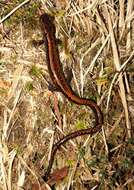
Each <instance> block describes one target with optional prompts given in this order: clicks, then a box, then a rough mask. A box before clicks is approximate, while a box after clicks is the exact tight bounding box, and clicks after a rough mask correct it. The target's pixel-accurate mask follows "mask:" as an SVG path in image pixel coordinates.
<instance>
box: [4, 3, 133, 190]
mask: <svg viewBox="0 0 134 190" xmlns="http://www.w3.org/2000/svg"><path fill="white" fill-rule="evenodd" d="M21 2H22V3H20V1H17V0H14V1H0V13H1V21H0V24H1V25H0V189H2V190H14V189H15V190H16V189H17V190H20V189H31V185H32V184H33V183H40V182H39V180H40V176H41V175H43V173H44V169H46V168H47V165H48V160H49V158H50V153H51V149H52V144H53V143H54V142H56V141H57V140H58V139H59V138H61V137H62V136H63V134H64V135H66V134H68V133H69V132H72V131H75V130H77V129H81V128H86V127H88V125H90V126H92V125H93V121H92V120H94V118H93V116H92V115H93V114H92V113H90V111H89V110H88V109H87V108H86V107H84V106H81V107H80V106H77V105H74V104H72V103H70V102H68V100H66V98H65V97H64V96H62V94H61V93H58V92H55V93H52V92H50V91H49V90H48V81H49V79H50V78H49V74H48V70H47V67H46V61H45V52H44V46H40V47H37V48H35V47H34V46H33V44H32V40H40V39H41V38H42V34H41V29H40V23H39V12H40V10H41V11H42V12H49V13H51V14H53V15H55V23H56V28H57V32H56V35H57V38H59V39H60V40H61V42H60V44H59V49H60V56H61V62H62V65H63V67H64V68H65V70H66V67H70V68H72V73H73V80H72V82H71V85H72V86H73V89H74V90H75V91H76V92H77V93H78V94H79V95H80V96H83V97H88V98H92V99H94V100H96V101H97V103H98V105H100V107H101V110H102V112H103V114H104V120H105V122H104V125H103V128H102V131H101V132H100V133H99V134H96V135H94V136H92V137H88V136H86V137H79V138H77V139H74V140H71V141H70V142H68V143H67V145H66V146H65V147H62V148H61V149H60V151H58V153H57V155H56V157H55V162H54V166H53V169H56V168H62V167H64V166H65V165H67V166H69V174H68V176H67V177H66V178H65V179H64V180H63V181H61V182H60V183H59V184H56V189H57V190H61V189H67V190H69V189H72V190H73V189H75V190H87V189H92V190H93V189H99V190H104V189H106V190H107V189H108V190H109V189H111V190H112V189H117V190H126V189H129V190H133V189H134V177H133V176H134V128H133V127H134V119H133V117H134V87H133V85H134V61H133V60H134V2H133V1H132V0H127V1H124V0H117V1H115V0H109V1H105V0H104V1H103V0H101V1H99V0H94V1H90V0H89V1H86V0H78V1H72V2H71V1H69V0H57V1H52V0H47V1H43V0H42V1H28V0H27V1H24V2H23V1H21ZM53 2H55V3H53ZM65 72H66V71H65ZM48 189H49V188H48ZM33 190H34V189H33Z"/></svg>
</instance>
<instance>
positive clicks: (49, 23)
mask: <svg viewBox="0 0 134 190" xmlns="http://www.w3.org/2000/svg"><path fill="white" fill-rule="evenodd" d="M40 20H41V25H42V29H43V31H44V33H46V34H49V33H50V32H54V33H55V25H54V17H53V16H50V15H48V14H47V13H44V14H43V15H41V16H40Z"/></svg>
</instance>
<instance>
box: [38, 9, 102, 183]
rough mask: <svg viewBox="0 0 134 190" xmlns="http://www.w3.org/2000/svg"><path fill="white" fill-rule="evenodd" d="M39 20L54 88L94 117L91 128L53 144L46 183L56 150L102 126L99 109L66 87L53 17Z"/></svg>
mask: <svg viewBox="0 0 134 190" xmlns="http://www.w3.org/2000/svg"><path fill="white" fill-rule="evenodd" d="M40 20H41V27H42V32H43V35H44V39H45V40H44V41H45V46H46V56H47V65H48V70H49V74H50V77H51V79H52V82H53V84H54V85H55V86H56V88H57V89H60V91H61V92H62V93H63V94H64V95H65V96H66V97H67V98H68V99H69V100H70V101H72V102H74V103H76V104H78V105H86V106H89V107H90V108H91V109H92V110H93V113H94V115H95V120H96V125H95V127H93V128H87V129H84V130H79V131H76V132H74V133H71V134H69V135H67V136H65V137H64V138H62V139H61V140H59V141H58V142H57V143H56V144H54V146H53V149H52V153H51V158H50V161H49V165H48V168H47V171H46V173H45V175H44V176H43V179H44V180H45V181H46V180H47V179H48V177H49V174H50V172H51V168H52V165H53V161H54V156H55V154H56V152H57V149H58V148H59V147H60V146H61V145H63V144H64V143H65V142H67V141H68V140H70V139H72V138H75V137H78V136H81V135H86V134H90V135H93V134H94V133H96V132H98V131H100V130H101V126H102V124H103V115H102V112H101V110H100V108H99V106H98V105H97V104H96V102H94V101H93V100H91V99H86V98H81V97H79V96H78V95H76V94H75V92H74V91H73V90H72V88H71V87H70V86H69V85H68V83H67V80H66V78H65V75H64V72H63V69H62V65H61V62H60V57H59V51H58V46H57V43H56V37H55V31H56V29H55V25H54V17H51V16H50V15H48V14H46V13H45V14H43V15H41V17H40Z"/></svg>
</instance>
